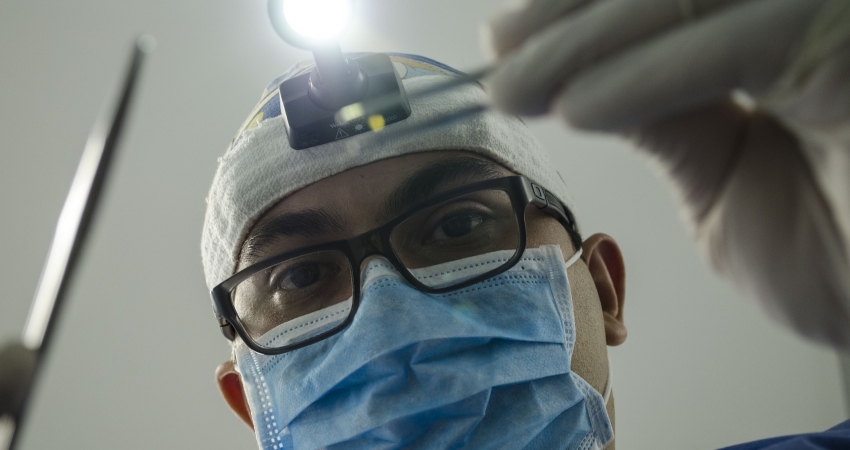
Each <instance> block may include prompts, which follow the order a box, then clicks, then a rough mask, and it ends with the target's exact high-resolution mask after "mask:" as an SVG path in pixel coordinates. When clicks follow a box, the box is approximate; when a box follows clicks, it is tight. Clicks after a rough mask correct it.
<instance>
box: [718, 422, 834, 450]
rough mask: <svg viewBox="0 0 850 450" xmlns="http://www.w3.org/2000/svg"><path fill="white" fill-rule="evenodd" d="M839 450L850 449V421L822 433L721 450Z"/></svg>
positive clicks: (773, 439) (740, 445) (752, 443)
mask: <svg viewBox="0 0 850 450" xmlns="http://www.w3.org/2000/svg"><path fill="white" fill-rule="evenodd" d="M791 449H805V450H827V449H828V450H833V449H835V450H838V449H842V450H845V449H850V420H847V421H844V422H841V423H840V424H838V425H836V426H834V427H832V428H830V429H828V430H826V431H822V432H820V433H808V434H794V435H791V436H781V437H775V438H770V439H762V440H760V441H755V442H748V443H746V444H738V445H733V446H731V447H724V448H722V449H721V450H791Z"/></svg>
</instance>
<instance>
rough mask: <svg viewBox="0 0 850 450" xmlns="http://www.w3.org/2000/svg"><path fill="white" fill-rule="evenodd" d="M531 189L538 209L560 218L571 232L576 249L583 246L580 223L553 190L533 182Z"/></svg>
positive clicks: (533, 201) (562, 223)
mask: <svg viewBox="0 0 850 450" xmlns="http://www.w3.org/2000/svg"><path fill="white" fill-rule="evenodd" d="M531 191H532V193H533V194H534V195H533V198H532V203H533V204H534V206H536V207H537V209H542V210H543V212H545V213H546V214H549V215H550V216H552V217H554V218H556V219H558V222H561V225H563V226H564V228H565V229H566V230H567V232H569V234H570V239H571V240H572V241H573V245H574V246H575V248H576V249H579V248H581V238H580V237H579V236H580V234H579V231H578V224H577V223H576V220H575V218H574V217H573V215H572V213H571V212H570V211H569V209H567V208H566V207H565V206H564V204H563V203H561V201H560V200H558V199H557V198H556V197H555V196H554V195H552V193H551V192H549V191H547V190H546V189H544V188H543V187H542V186H540V185H539V184H537V183H531Z"/></svg>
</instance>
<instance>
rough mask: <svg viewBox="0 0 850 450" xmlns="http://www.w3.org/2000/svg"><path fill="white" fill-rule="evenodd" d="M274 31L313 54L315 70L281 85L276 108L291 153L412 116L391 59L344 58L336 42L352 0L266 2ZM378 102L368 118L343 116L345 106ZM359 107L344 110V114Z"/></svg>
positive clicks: (375, 56) (382, 56) (347, 19)
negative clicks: (364, 127) (361, 127)
mask: <svg viewBox="0 0 850 450" xmlns="http://www.w3.org/2000/svg"><path fill="white" fill-rule="evenodd" d="M268 7H269V17H270V18H271V22H272V26H273V27H274V29H275V31H276V32H277V33H278V35H280V37H281V38H283V40H284V41H286V42H288V43H289V44H291V45H293V46H295V47H298V48H301V49H305V50H310V51H312V52H313V59H314V60H315V62H316V67H315V68H314V69H313V70H312V71H311V72H310V73H305V74H303V75H299V76H296V77H293V78H290V79H288V80H286V81H284V82H283V83H281V85H280V86H279V92H280V110H281V114H282V115H283V116H284V117H285V119H286V120H285V124H286V133H287V136H288V138H289V145H290V147H292V148H293V149H295V150H303V149H305V148H310V147H314V146H317V145H322V144H325V143H328V142H333V141H336V140H339V139H344V138H346V137H350V136H353V135H354V134H355V133H356V132H359V131H360V130H356V129H355V128H354V127H355V126H357V125H358V124H363V123H367V124H369V126H370V128H371V129H374V130H377V129H380V128H382V127H384V126H386V125H389V124H392V123H394V122H398V121H401V120H404V119H406V118H407V117H409V116H410V103H409V102H408V99H407V94H406V93H405V91H404V86H403V85H402V82H401V79H400V78H399V77H398V75H397V74H396V73H395V69H394V68H393V64H392V61H390V57H389V56H388V55H385V54H373V55H368V56H363V57H359V58H351V59H349V58H346V57H345V56H344V55H343V54H342V50H341V49H340V46H339V43H338V39H339V38H340V36H341V35H342V34H343V33H344V31H345V29H346V27H347V25H348V24H349V23H350V21H351V17H352V15H353V12H354V1H353V0H269V2H268ZM370 100H378V101H379V104H380V105H381V107H380V110H379V111H370V114H369V117H363V116H357V117H349V116H351V114H347V115H346V116H345V120H337V119H336V118H335V116H336V117H342V116H340V115H337V112H338V111H339V110H340V109H342V108H343V107H345V106H351V105H355V106H356V104H358V103H360V104H363V103H366V102H369V101H370ZM351 110H355V111H356V110H357V108H356V107H355V108H351V107H349V108H347V111H351Z"/></svg>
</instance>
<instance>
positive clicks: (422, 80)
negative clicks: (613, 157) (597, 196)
mask: <svg viewBox="0 0 850 450" xmlns="http://www.w3.org/2000/svg"><path fill="white" fill-rule="evenodd" d="M391 59H392V61H393V65H394V66H395V69H396V71H397V72H398V75H399V77H400V78H401V79H402V83H403V84H404V88H405V90H406V91H407V92H408V95H410V94H414V93H416V92H417V91H421V90H422V89H427V88H428V87H430V86H433V85H435V84H436V83H440V82H444V81H446V80H447V79H448V77H456V76H458V74H459V73H458V72H457V71H455V70H454V69H451V68H449V67H447V66H445V65H443V64H440V63H438V62H436V61H432V60H430V59H427V58H423V57H420V56H414V55H401V54H392V55H391ZM310 63H312V62H305V63H301V64H298V65H296V66H295V67H293V68H292V69H290V70H289V71H288V72H287V73H286V74H284V75H282V76H281V77H279V78H277V79H276V80H274V81H273V82H272V83H271V84H270V85H269V86H268V87H267V88H266V91H265V92H264V94H263V97H262V99H261V100H260V103H259V104H258V105H257V106H256V107H255V108H254V110H253V111H252V112H251V114H250V115H249V117H248V120H247V121H246V123H245V125H243V126H242V128H241V129H240V131H239V133H237V135H236V138H235V139H234V140H233V143H232V144H231V145H230V147H229V148H228V150H227V152H226V153H225V154H224V156H223V157H222V158H220V160H219V166H218V170H217V171H216V174H215V178H214V179H213V184H212V187H211V188H210V192H209V197H208V198H207V212H206V217H205V220H204V230H203V237H202V240H201V256H202V258H203V264H204V275H205V277H206V282H207V287H208V288H209V289H212V288H213V287H214V286H215V285H217V284H219V283H221V282H222V281H224V280H225V279H227V278H228V277H229V276H231V275H233V273H234V271H235V269H236V265H237V262H238V258H239V253H240V249H241V246H242V241H243V240H244V239H245V237H246V234H247V233H248V230H250V228H251V227H252V226H253V224H254V223H255V222H256V220H257V219H258V218H259V217H260V216H262V215H263V214H264V213H265V212H266V211H267V210H269V209H270V208H271V207H272V206H274V205H275V204H276V203H277V202H278V201H280V200H281V199H283V198H284V197H286V196H287V195H289V194H291V193H293V192H295V191H297V190H299V189H301V188H303V187H305V186H308V185H310V184H311V183H314V182H316V181H319V180H321V179H323V178H327V177H329V176H331V175H334V174H337V173H340V172H343V171H345V170H348V169H351V168H353V167H358V166H362V165H365V164H369V163H372V162H374V161H379V160H382V159H386V158H392V157H395V156H399V155H405V154H409V153H416V152H424V151H433V150H467V151H471V152H474V153H478V154H480V155H483V156H486V157H488V158H490V159H492V160H494V161H496V162H498V163H500V164H502V165H504V166H505V167H507V168H508V169H510V170H512V171H514V172H516V173H519V174H522V175H525V176H527V177H529V178H530V179H532V180H534V181H536V182H538V183H540V184H542V185H543V186H544V187H546V189H548V190H550V191H551V192H552V193H553V194H554V195H555V196H556V197H557V198H558V199H559V200H560V201H562V202H564V203H565V204H567V205H569V201H568V195H567V192H566V187H565V186H564V184H563V182H562V181H561V180H560V179H559V177H558V174H557V172H555V170H554V169H553V167H552V164H551V163H550V162H549V159H548V156H547V155H546V153H545V152H544V151H543V149H542V148H541V146H540V144H539V143H538V142H537V140H536V139H535V138H534V137H533V136H532V134H531V133H530V132H529V130H528V128H527V127H526V126H525V124H523V123H522V121H520V120H519V119H518V118H516V117H513V116H505V115H503V114H501V113H497V112H494V111H486V112H484V113H481V114H477V115H474V116H471V117H467V118H464V119H462V120H457V121H454V122H451V123H449V124H445V125H442V126H439V127H432V128H427V127H426V128H425V129H421V130H417V131H416V132H414V133H404V132H403V131H404V130H405V129H409V128H413V127H415V126H417V125H418V124H421V123H423V122H426V121H429V120H430V119H432V118H435V117H440V116H443V115H445V114H447V113H451V112H453V111H457V110H459V109H462V108H465V107H468V106H472V105H476V104H480V103H482V102H486V100H487V96H486V94H485V93H484V91H483V90H482V89H481V87H480V86H479V85H477V84H475V83H467V84H465V85H464V86H461V87H460V88H457V89H453V90H451V91H447V92H446V91H444V92H442V93H440V94H436V95H430V96H424V98H416V97H415V96H414V97H412V98H411V100H410V107H411V109H412V112H411V114H410V117H408V118H407V119H405V120H403V121H401V122H397V123H394V124H392V125H388V126H387V128H386V130H387V131H389V130H393V133H392V134H391V135H388V136H387V139H368V138H369V137H370V136H359V135H358V136H352V137H349V138H346V139H341V140H339V141H334V142H331V143H327V144H323V145H319V146H316V147H311V148H308V149H305V150H293V149H292V148H291V147H290V146H289V141H288V140H287V136H286V131H285V128H284V122H283V121H284V120H285V118H284V117H282V116H281V114H280V104H279V100H278V96H277V94H278V90H277V88H278V86H279V85H280V83H281V82H282V81H284V80H286V79H289V78H292V77H294V76H297V75H299V74H302V73H305V72H306V71H308V70H310V69H311V68H312V67H311V66H312V64H310ZM399 131H402V132H399Z"/></svg>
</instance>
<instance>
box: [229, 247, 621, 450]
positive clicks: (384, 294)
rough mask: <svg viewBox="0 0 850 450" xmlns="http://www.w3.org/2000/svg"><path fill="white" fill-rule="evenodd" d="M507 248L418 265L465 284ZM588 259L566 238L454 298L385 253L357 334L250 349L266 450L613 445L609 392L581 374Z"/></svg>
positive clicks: (277, 336)
mask: <svg viewBox="0 0 850 450" xmlns="http://www.w3.org/2000/svg"><path fill="white" fill-rule="evenodd" d="M500 253H501V252H495V253H491V254H487V255H480V256H477V257H474V258H468V259H465V260H461V261H454V262H452V263H448V264H443V265H440V266H439V267H430V268H426V269H419V270H420V271H421V272H422V274H428V276H432V275H433V274H435V273H439V274H443V276H444V277H445V276H450V277H458V278H462V277H464V276H465V272H467V271H469V270H474V269H473V268H474V267H476V265H479V264H482V263H486V261H489V260H491V259H492V258H500V257H503V256H505V255H501V254H500ZM508 256H510V255H508ZM578 256H579V254H576V255H575V256H573V257H572V258H570V261H568V262H567V263H564V259H563V255H562V253H561V249H560V247H558V246H544V247H540V248H536V249H528V250H526V251H525V254H524V255H523V257H522V259H521V260H520V261H519V262H518V263H517V264H516V265H515V266H514V267H513V268H511V269H510V270H508V271H506V272H504V273H502V274H500V275H497V276H495V277H493V278H490V279H488V280H485V281H482V282H481V283H478V284H475V285H473V286H470V287H467V288H464V289H460V290H457V291H454V292H450V293H446V294H425V293H422V292H420V291H418V290H416V289H415V288H413V287H412V286H410V284H408V283H407V282H406V281H405V280H404V278H402V276H401V275H399V274H398V273H397V272H396V271H395V269H393V267H392V266H391V265H390V264H389V263H388V262H387V261H386V260H384V259H382V258H373V259H372V260H370V262H369V263H368V264H367V267H366V268H365V269H364V271H363V282H362V285H363V287H362V291H361V292H362V295H361V304H360V307H359V309H358V311H357V314H356V316H355V317H354V321H353V322H352V324H351V325H350V326H349V327H348V328H346V329H345V330H344V331H342V332H340V333H338V334H336V335H334V336H332V337H330V338H328V339H325V340H323V341H320V342H318V343H316V344H313V345H310V346H308V347H305V348H302V349H298V350H295V351H292V352H289V353H285V354H282V355H275V356H267V355H263V354H259V353H256V352H254V351H252V350H250V349H248V348H247V347H246V346H245V345H244V344H241V343H240V344H238V345H237V347H236V361H237V367H238V369H239V371H240V373H241V374H242V382H243V385H244V386H245V391H246V395H247V397H248V403H249V405H250V408H251V416H252V419H253V421H254V428H255V430H256V434H257V440H258V442H259V444H260V447H261V448H262V449H264V450H279V449H320V448H329V449H337V448H340V449H341V448H345V449H395V448H416V449H448V448H452V449H456V448H469V449H521V448H529V449H554V448H559V449H582V450H584V449H600V448H603V447H604V446H605V445H606V444H607V443H608V442H610V441H611V440H612V439H613V430H612V428H611V422H610V421H609V419H608V415H607V413H606V411H605V403H606V402H607V398H605V399H603V396H602V395H600V394H599V393H598V392H597V391H596V390H594V389H593V388H592V387H591V386H590V385H589V384H588V383H587V382H586V381H585V380H583V379H582V378H581V377H579V376H578V375H576V374H575V373H574V372H572V371H571V370H570V359H571V357H572V352H573V347H574V344H575V321H574V318H573V306H572V301H571V298H570V288H569V282H568V280H567V272H566V268H567V266H568V265H569V264H572V262H574V261H575V260H576V259H578ZM447 274H450V275H447ZM346 308H350V301H349V302H343V303H339V304H337V305H334V306H331V307H329V308H327V309H326V310H322V311H317V312H316V313H314V314H312V315H311V316H310V317H302V318H299V319H297V321H298V323H295V321H291V322H287V323H284V324H282V325H280V326H278V327H276V328H274V329H272V330H271V331H269V332H268V333H266V334H265V335H264V336H263V337H262V338H261V339H260V340H259V342H260V344H263V345H267V343H268V342H271V341H272V340H274V341H276V342H278V343H279V342H280V341H281V340H289V339H294V338H295V337H298V336H302V337H303V335H304V334H315V333H318V332H321V331H322V330H324V329H327V328H328V327H332V326H333V325H334V324H335V323H338V322H336V321H337V320H339V319H337V318H338V317H345V316H346V314H345V313H344V310H345V309H346ZM341 311H343V312H341ZM293 334H297V335H293ZM291 335H292V336H291ZM609 387H610V377H609ZM608 391H610V389H609V388H606V393H607V392H608ZM606 397H607V395H606Z"/></svg>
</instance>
